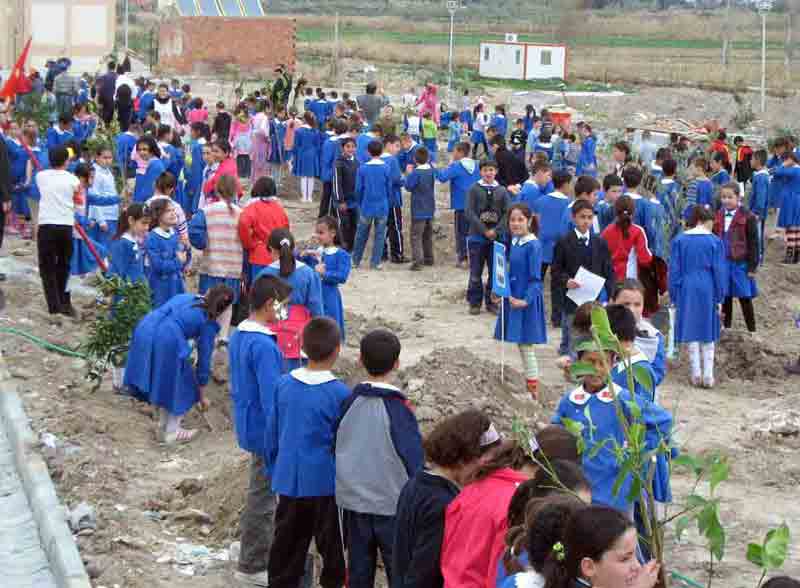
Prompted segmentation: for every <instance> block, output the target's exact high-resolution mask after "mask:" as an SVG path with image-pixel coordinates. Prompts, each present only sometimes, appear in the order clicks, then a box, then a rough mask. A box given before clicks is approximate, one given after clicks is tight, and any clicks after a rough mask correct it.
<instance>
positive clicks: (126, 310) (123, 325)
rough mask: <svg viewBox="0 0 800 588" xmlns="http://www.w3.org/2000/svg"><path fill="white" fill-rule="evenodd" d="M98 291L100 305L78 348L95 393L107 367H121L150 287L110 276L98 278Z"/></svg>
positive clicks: (147, 304) (147, 303)
mask: <svg viewBox="0 0 800 588" xmlns="http://www.w3.org/2000/svg"><path fill="white" fill-rule="evenodd" d="M98 289H99V290H100V292H101V293H102V295H103V303H102V305H101V309H100V312H98V313H97V316H96V318H95V319H94V322H93V323H91V324H90V325H89V334H88V337H87V339H86V341H85V342H84V343H83V345H81V349H82V350H83V351H84V352H85V353H86V355H87V356H88V373H87V378H88V379H89V380H91V381H93V382H95V390H96V389H97V388H98V387H99V386H100V384H101V383H102V381H103V374H105V372H106V371H107V370H108V368H109V367H111V366H113V367H120V366H122V365H124V364H125V361H126V359H127V352H128V346H129V344H130V340H131V337H132V336H133V329H134V328H135V327H136V325H137V323H138V322H139V321H140V320H141V319H142V317H144V315H146V314H147V313H148V312H150V308H151V303H150V300H151V298H150V287H149V286H148V285H147V283H145V282H130V281H128V280H124V279H122V278H120V277H119V276H112V277H110V278H102V279H101V281H100V284H99V285H98Z"/></svg>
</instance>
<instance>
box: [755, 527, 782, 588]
mask: <svg viewBox="0 0 800 588" xmlns="http://www.w3.org/2000/svg"><path fill="white" fill-rule="evenodd" d="M790 539H791V533H790V532H789V527H788V526H787V525H786V523H783V524H782V525H781V526H780V527H778V528H777V529H771V530H769V531H767V535H766V537H764V541H763V542H762V543H761V544H760V545H759V544H758V543H750V544H749V545H748V546H747V561H749V562H750V563H752V564H754V565H756V566H758V567H759V568H761V578H759V580H758V585H757V587H756V588H761V584H762V583H763V582H764V578H766V577H767V573H769V572H770V571H775V570H779V569H781V568H782V567H783V563H784V562H785V561H786V557H787V556H788V555H789V541H790Z"/></svg>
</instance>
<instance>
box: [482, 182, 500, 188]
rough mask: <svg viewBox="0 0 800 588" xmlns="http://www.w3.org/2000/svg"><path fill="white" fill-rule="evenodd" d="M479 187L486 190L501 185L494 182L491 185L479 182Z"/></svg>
mask: <svg viewBox="0 0 800 588" xmlns="http://www.w3.org/2000/svg"><path fill="white" fill-rule="evenodd" d="M478 185H479V186H483V187H484V188H498V187H499V186H500V183H499V182H497V181H494V182H492V183H491V184H487V183H486V182H484V181H483V180H478Z"/></svg>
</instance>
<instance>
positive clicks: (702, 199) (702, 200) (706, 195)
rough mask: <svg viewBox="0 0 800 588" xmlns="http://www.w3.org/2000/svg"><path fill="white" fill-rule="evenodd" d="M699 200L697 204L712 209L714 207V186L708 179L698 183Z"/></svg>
mask: <svg viewBox="0 0 800 588" xmlns="http://www.w3.org/2000/svg"><path fill="white" fill-rule="evenodd" d="M696 189H697V200H696V204H699V205H701V206H705V207H706V208H712V207H713V206H714V184H713V183H712V182H711V180H709V179H708V178H702V179H699V180H697V182H696Z"/></svg>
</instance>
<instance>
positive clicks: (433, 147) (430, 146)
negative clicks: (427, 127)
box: [422, 137, 439, 163]
mask: <svg viewBox="0 0 800 588" xmlns="http://www.w3.org/2000/svg"><path fill="white" fill-rule="evenodd" d="M422 144H423V145H425V149H427V150H428V154H429V156H430V157H429V161H430V162H431V163H436V158H437V157H438V154H439V144H438V143H437V142H436V137H429V138H427V139H423V140H422Z"/></svg>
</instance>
